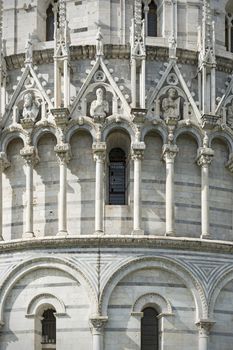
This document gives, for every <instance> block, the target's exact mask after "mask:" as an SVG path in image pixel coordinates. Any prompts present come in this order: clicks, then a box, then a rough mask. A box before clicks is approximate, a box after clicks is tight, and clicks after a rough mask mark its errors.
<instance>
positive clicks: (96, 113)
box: [90, 88, 109, 119]
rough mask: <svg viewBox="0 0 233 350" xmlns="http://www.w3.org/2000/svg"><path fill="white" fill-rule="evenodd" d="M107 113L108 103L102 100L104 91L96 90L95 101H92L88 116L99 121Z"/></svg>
mask: <svg viewBox="0 0 233 350" xmlns="http://www.w3.org/2000/svg"><path fill="white" fill-rule="evenodd" d="M107 113H109V104H108V101H106V100H104V91H103V89H102V88H98V89H97V90H96V100H94V101H92V103H91V108H90V115H91V116H92V117H94V118H96V117H99V118H100V119H102V118H104V117H106V115H107Z"/></svg>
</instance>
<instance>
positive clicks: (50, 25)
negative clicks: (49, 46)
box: [46, 4, 54, 41]
mask: <svg viewBox="0 0 233 350" xmlns="http://www.w3.org/2000/svg"><path fill="white" fill-rule="evenodd" d="M53 39H54V12H53V5H52V4H50V5H49V7H48V8H47V11H46V41H51V40H53Z"/></svg>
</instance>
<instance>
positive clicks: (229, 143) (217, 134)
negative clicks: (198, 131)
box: [209, 131, 233, 154]
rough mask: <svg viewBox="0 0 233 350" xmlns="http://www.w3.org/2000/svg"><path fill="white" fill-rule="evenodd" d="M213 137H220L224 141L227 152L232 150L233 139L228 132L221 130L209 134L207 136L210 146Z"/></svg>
mask: <svg viewBox="0 0 233 350" xmlns="http://www.w3.org/2000/svg"><path fill="white" fill-rule="evenodd" d="M214 139H220V140H222V141H223V142H225V143H226V144H227V147H228V151H229V154H231V153H232V152H233V140H232V137H231V136H230V135H229V134H227V133H226V132H222V131H217V132H214V133H213V134H210V136H209V145H210V147H212V143H213V140H214Z"/></svg>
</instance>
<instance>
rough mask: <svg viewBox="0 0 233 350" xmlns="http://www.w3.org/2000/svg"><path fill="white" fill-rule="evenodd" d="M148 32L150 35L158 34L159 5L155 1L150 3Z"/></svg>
mask: <svg viewBox="0 0 233 350" xmlns="http://www.w3.org/2000/svg"><path fill="white" fill-rule="evenodd" d="M147 16H148V17H147V25H148V28H147V34H148V36H158V33H157V6H156V4H155V3H154V1H151V3H150V4H149V11H148V15H147Z"/></svg>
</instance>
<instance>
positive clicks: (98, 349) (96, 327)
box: [90, 315, 108, 350]
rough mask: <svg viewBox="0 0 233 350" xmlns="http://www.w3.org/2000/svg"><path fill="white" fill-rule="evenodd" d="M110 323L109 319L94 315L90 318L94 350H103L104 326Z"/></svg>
mask: <svg viewBox="0 0 233 350" xmlns="http://www.w3.org/2000/svg"><path fill="white" fill-rule="evenodd" d="M107 321H108V317H107V316H106V317H105V316H100V315H94V316H93V317H91V318H90V322H91V328H92V349H93V350H103V335H104V326H105V324H106V322H107Z"/></svg>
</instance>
